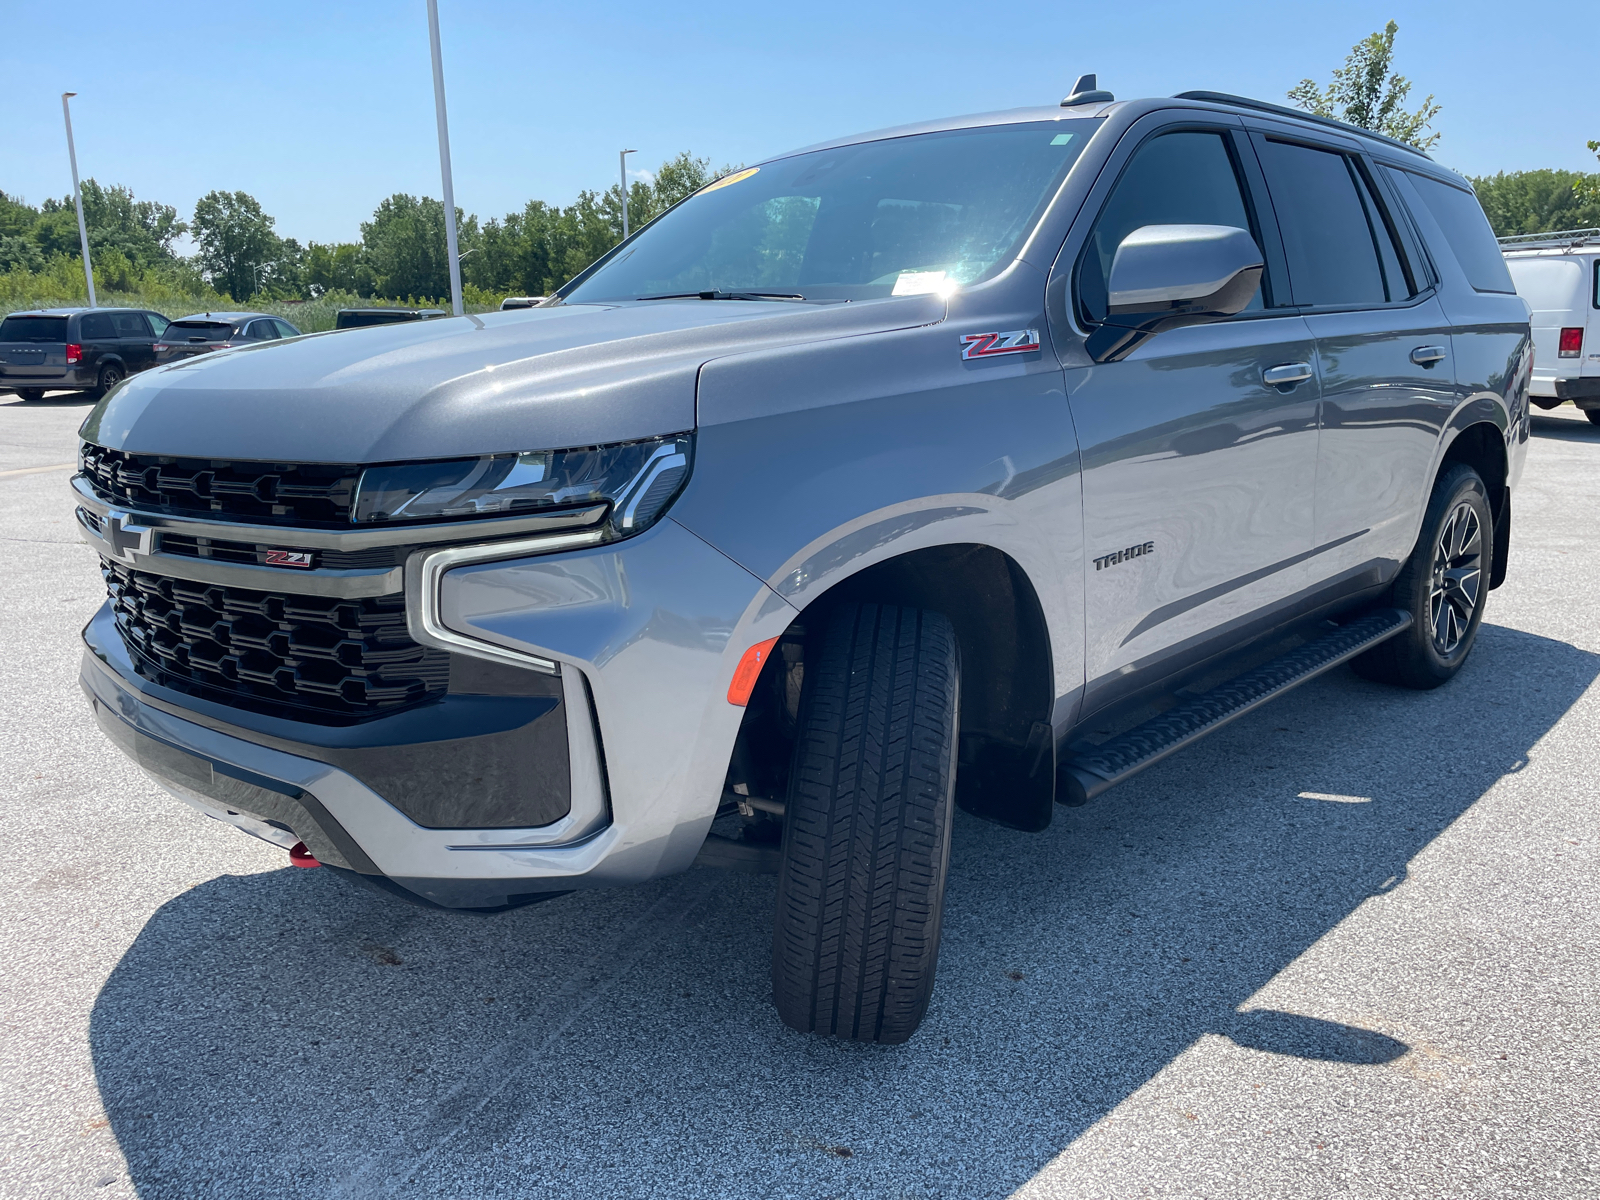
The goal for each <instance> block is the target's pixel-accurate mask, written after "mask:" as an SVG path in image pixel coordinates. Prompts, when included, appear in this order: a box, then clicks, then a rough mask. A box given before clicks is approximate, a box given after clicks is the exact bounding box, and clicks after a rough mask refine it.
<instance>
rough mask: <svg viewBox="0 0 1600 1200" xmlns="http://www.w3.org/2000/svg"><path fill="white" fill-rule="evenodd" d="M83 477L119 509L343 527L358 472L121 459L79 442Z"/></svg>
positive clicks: (344, 466)
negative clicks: (131, 508) (81, 446)
mask: <svg viewBox="0 0 1600 1200" xmlns="http://www.w3.org/2000/svg"><path fill="white" fill-rule="evenodd" d="M83 470H84V473H85V474H87V475H88V476H89V478H90V480H91V481H92V482H93V484H94V486H95V488H96V489H97V490H98V491H100V492H101V493H102V494H104V495H105V496H106V497H107V498H109V499H111V500H113V501H115V502H116V503H118V504H126V505H130V506H135V507H139V508H144V509H147V510H154V511H158V512H164V513H174V514H180V515H188V516H203V517H219V516H220V517H228V518H236V519H242V520H248V521H267V522H271V523H273V524H296V525H311V526H324V527H325V526H343V527H346V528H348V527H349V525H350V505H351V500H352V497H353V496H354V495H355V488H356V480H357V478H358V477H359V474H360V468H359V467H357V466H355V465H354V464H350V463H267V462H241V461H231V460H224V459H210V458H172V457H169V456H167V455H163V454H127V453H124V452H123V451H121V450H107V449H105V448H104V447H103V446H94V445H91V444H89V443H88V442H85V443H83Z"/></svg>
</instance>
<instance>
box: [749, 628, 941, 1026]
mask: <svg viewBox="0 0 1600 1200" xmlns="http://www.w3.org/2000/svg"><path fill="white" fill-rule="evenodd" d="M808 649H809V651H810V652H809V653H808V654H807V657H806V672H805V683H804V687H803V690H802V693H801V697H800V713H799V719H798V724H797V727H796V731H795V753H794V762H793V767H792V770H791V773H790V783H789V794H788V801H787V807H786V811H785V816H784V828H783V849H782V865H781V866H780V868H779V873H778V907H777V917H776V920H775V922H774V929H773V939H772V994H773V1001H774V1003H775V1004H776V1005H777V1008H778V1014H779V1015H780V1016H781V1017H782V1018H783V1021H784V1024H786V1025H788V1026H790V1027H791V1028H793V1029H798V1030H800V1031H801V1032H806V1033H819V1034H822V1035H824V1036H833V1037H841V1038H848V1039H850V1040H852V1041H858V1042H884V1043H890V1044H893V1043H899V1042H904V1041H905V1040H906V1039H907V1038H909V1037H910V1036H911V1035H912V1034H913V1033H915V1032H916V1029H917V1026H918V1025H919V1024H921V1022H922V1016H923V1014H924V1013H925V1012H926V1011H927V1009H928V999H929V997H930V996H931V995H932V993H933V977H934V968H935V966H936V965H937V962H938V958H939V929H940V923H941V920H942V918H943V914H944V884H945V875H946V874H947V872H948V870H949V865H950V823H951V813H952V807H953V800H954V797H955V779H956V740H957V735H958V733H959V713H960V704H961V698H960V692H961V664H960V657H959V652H958V650H957V645H956V638H955V631H954V630H953V629H952V628H951V627H950V622H949V621H948V620H946V619H945V618H944V617H943V616H940V615H939V614H938V613H932V612H926V611H923V610H921V609H915V608H896V607H891V606H880V605H875V604H862V605H846V606H842V607H841V608H839V609H838V610H836V611H835V612H834V613H833V614H832V615H831V617H830V618H829V619H828V621H827V622H826V626H825V628H824V629H823V631H822V639H821V644H820V646H813V647H809V648H808Z"/></svg>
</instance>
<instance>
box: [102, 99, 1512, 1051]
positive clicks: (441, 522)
mask: <svg viewBox="0 0 1600 1200" xmlns="http://www.w3.org/2000/svg"><path fill="white" fill-rule="evenodd" d="M1531 351H1532V343H1531V339H1530V333H1529V324H1528V315H1527V308H1526V306H1525V305H1524V303H1523V301H1522V300H1521V299H1520V298H1518V296H1517V295H1516V293H1515V291H1514V289H1513V287H1512V284H1511V279H1510V276H1509V275H1508V274H1507V272H1506V266H1505V262H1504V260H1503V259H1502V257H1501V255H1500V252H1499V250H1498V248H1497V247H1496V245H1495V239H1494V235H1493V234H1492V233H1491V232H1490V229H1489V225H1488V222H1487V221H1486V220H1485V219H1484V216H1483V213H1482V210H1481V209H1480V208H1479V206H1478V202H1477V200H1476V198H1475V197H1474V195H1473V192H1472V189H1471V187H1470V185H1469V184H1468V183H1467V182H1466V181H1465V180H1464V179H1462V178H1461V177H1460V176H1459V175H1456V174H1454V173H1452V172H1450V171H1448V170H1445V169H1444V168H1442V167H1440V166H1439V165H1438V164H1436V163H1434V162H1433V161H1432V160H1431V159H1430V158H1429V157H1428V156H1427V155H1426V154H1423V153H1421V152H1420V151H1418V150H1416V149H1414V148H1412V147H1410V146H1408V145H1404V144H1401V143H1399V142H1394V141H1390V140H1388V139H1386V138H1383V137H1379V136H1377V135H1374V134H1370V133H1368V132H1366V131H1364V130H1361V129H1356V128H1352V127H1350V126H1347V125H1344V124H1341V123H1339V122H1336V121H1330V120H1324V119H1319V118H1316V117H1312V116H1309V115H1308V114H1305V113H1303V112H1299V111H1295V110H1290V109H1285V108H1280V107H1278V106H1276V105H1271V104H1263V103H1259V102H1256V101H1252V100H1247V99H1242V98H1239V97H1234V96H1227V95H1222V94H1219V93H1214V92H1189V93H1185V94H1183V95H1181V96H1178V97H1176V98H1168V99H1151V100H1138V101H1133V102H1127V103H1118V102H1116V101H1114V100H1113V99H1112V97H1111V96H1110V94H1109V93H1106V92H1102V91H1099V90H1098V89H1097V88H1096V87H1095V86H1094V83H1093V81H1092V79H1089V80H1083V81H1080V86H1079V87H1077V88H1075V89H1074V93H1073V95H1071V96H1069V97H1068V99H1067V100H1066V101H1065V102H1063V105H1062V106H1060V107H1049V108H1031V109H1020V110H1015V111H1011V112H1005V113H998V114H996V113H990V114H985V115H982V116H976V117H961V118H956V119H952V120H942V121H929V122H926V123H924V124H922V125H918V126H913V127H904V128H899V129H895V130H891V131H888V132H885V133H878V134H864V135H858V136H855V137H848V138H841V139H839V140H837V141H834V142H829V143H825V144H823V145H820V146H817V147H813V148H810V149H808V150H804V151H798V152H795V153H792V154H789V155H784V156H781V157H777V158H772V159H768V160H766V161H764V162H761V163H759V164H758V165H756V166H753V167H749V168H746V169H744V170H742V171H739V172H737V173H734V174H732V175H729V176H727V177H725V178H723V179H720V180H718V181H716V182H714V183H713V184H711V185H710V186H708V187H706V188H704V189H702V190H701V191H700V192H699V193H697V194H696V195H694V196H692V197H691V198H689V199H688V200H686V201H685V202H683V203H682V204H681V205H679V206H677V207H676V208H674V209H672V210H671V211H669V212H668V213H666V214H665V215H663V216H661V217H659V218H658V219H657V220H656V221H655V222H653V223H652V224H651V225H650V226H648V227H647V228H645V229H643V230H641V231H640V232H639V233H637V234H636V235H635V236H634V237H633V238H632V239H631V240H630V241H629V242H628V243H627V246H626V249H625V250H624V251H622V252H615V251H614V252H613V253H611V254H609V255H607V256H605V257H603V258H601V259H600V260H599V261H597V262H596V263H595V264H593V265H592V266H591V267H589V268H588V269H587V270H585V271H583V272H582V273H581V274H579V275H578V276H577V277H576V278H575V279H573V281H572V282H571V283H569V284H567V285H566V286H565V287H563V288H562V289H561V290H560V291H559V292H558V293H557V294H556V295H555V297H553V299H552V301H551V303H550V304H548V305H546V306H542V307H540V308H538V309H535V310H533V311H531V312H527V313H520V314H515V315H503V314H494V313H491V314H488V315H485V316H476V317H473V318H470V319H457V318H448V319H444V320H439V321H436V322H430V323H429V328H428V329H426V330H420V329H415V328H410V327H398V328H395V329H390V330H384V331H380V332H377V333H374V335H373V336H372V337H367V338H306V339H303V340H301V341H299V342H296V343H294V344H292V345H290V346H286V347H284V348H283V350H282V351H281V352H278V353H275V354H272V355H263V356H247V355H220V356H218V357H217V358H216V359H214V360H212V361H209V362H202V363H199V364H196V368H195V369H193V370H188V371H182V372H157V373H154V374H151V375H146V376H141V377H139V378H137V379H133V380H130V381H129V382H128V383H127V384H126V385H125V386H124V387H123V388H122V389H120V390H119V391H118V392H117V393H116V394H114V395H113V396H112V397H111V398H110V399H109V400H108V401H107V402H105V403H104V404H103V405H102V406H100V407H99V408H97V409H96V410H95V412H94V413H92V414H91V415H90V417H89V419H88V420H87V421H86V422H85V424H84V426H83V428H82V439H83V444H82V468H81V471H80V473H79V474H78V475H77V476H76V477H75V479H74V480H73V485H72V486H73V488H74V496H75V501H76V504H77V512H78V520H79V522H80V523H81V525H82V527H83V530H84V533H85V536H86V537H87V539H88V541H89V542H90V544H91V545H93V546H94V547H95V548H96V549H97V550H98V552H99V554H100V556H101V560H102V564H103V567H104V571H105V577H106V581H107V586H108V590H109V598H108V600H107V602H106V604H105V605H104V606H103V607H102V608H101V610H100V611H99V613H98V614H97V615H96V616H95V617H94V618H93V619H92V620H91V621H90V622H89V624H88V626H87V627H86V629H85V630H84V639H85V642H86V652H85V654H84V656H83V660H82V676H81V678H82V682H83V686H84V688H85V690H86V692H87V694H88V696H89V698H90V701H91V703H92V705H93V707H94V711H95V714H96V717H97V719H98V721H99V724H100V726H101V728H102V729H103V730H105V732H106V733H107V734H108V735H109V737H110V738H111V739H112V740H113V741H114V742H115V743H117V744H118V745H120V746H121V747H122V748H123V749H124V750H126V751H127V753H129V754H130V755H132V756H133V757H134V758H135V759H136V760H137V761H138V762H139V763H140V764H141V765H143V766H144V767H145V768H146V769H147V770H149V771H150V772H151V773H152V774H153V775H155V777H156V778H158V779H159V780H161V781H162V782H163V783H164V784H165V785H166V786H167V787H168V788H169V789H170V790H171V791H172V792H173V793H174V794H176V795H178V796H180V797H182V798H184V799H185V800H187V801H188V802H190V803H192V804H194V805H196V806H197V807H199V808H200V809H201V810H202V811H204V812H206V813H209V814H210V815H212V816H214V817H216V818H217V819H219V820H223V821H227V822H229V823H231V824H234V825H236V826H238V827H240V828H242V829H245V830H247V831H249V832H251V833H254V834H256V835H257V836H259V837H262V838H265V839H266V840H268V841H271V842H275V843H277V844H279V845H281V846H283V847H285V848H287V849H288V850H289V853H290V860H291V861H293V862H297V863H299V864H300V865H303V866H312V865H316V864H319V863H320V864H322V865H324V866H326V867H328V868H330V869H332V870H335V871H337V872H338V873H339V874H340V875H341V876H343V877H346V878H349V879H353V880H364V881H366V882H368V883H370V884H372V885H374V886H377V887H380V888H382V889H384V890H386V891H388V892H389V893H391V894H393V895H395V896H397V897H401V898H404V899H408V900H411V901H414V902H416V903H418V904H422V905H426V906H430V907H438V908H447V909H465V910H471V911H478V912H493V911H501V910H504V909H509V908H514V907H516V906H518V905H522V904H527V903H530V902H533V901H537V900H547V899H549V898H551V897H552V896H553V895H556V894H559V893H562V892H567V891H571V890H573V889H575V888H589V887H601V886H609V885H614V884H623V883H636V882H640V881H643V880H649V879H655V878H658V877H660V876H664V875H670V874H672V873H674V872H680V871H684V870H687V869H688V868H690V867H691V866H692V865H694V864H696V863H700V864H704V865H719V866H732V867H737V868H740V869H749V870H771V871H775V872H776V873H777V904H776V927H775V930H774V935H773V943H772V945H773V965H772V981H773V996H774V999H775V1001H776V1004H777V1008H778V1011H779V1013H780V1014H781V1016H782V1018H783V1020H784V1021H786V1022H787V1023H788V1024H790V1025H791V1026H793V1027H795V1028H797V1029H801V1030H811V1031H815V1032H817V1033H821V1034H832V1035H837V1036H840V1037H844V1038H853V1039H858V1040H862V1041H869V1042H873V1041H875V1042H899V1041H904V1040H905V1039H906V1038H908V1037H910V1036H911V1035H912V1033H913V1031H914V1030H915V1029H916V1028H917V1025H918V1023H919V1022H920V1021H921V1019H922V1016H923V1013H924V1010H925V1009H926V1007H927V1004H928V1000H929V996H930V994H931V992H932V989H933V985H934V971H935V963H936V960H937V956H938V950H939V932H940V923H941V920H942V913H943V906H944V903H945V877H946V872H947V865H948V862H949V854H950V838H951V826H952V809H953V806H954V805H960V806H961V807H962V808H964V809H966V810H967V811H968V812H970V813H972V814H974V815H976V816H977V817H980V818H983V819H985V820H989V821H994V822H997V823H999V824H1002V825H1005V826H1009V827H1011V828H1014V829H1020V830H1034V831H1036V830H1039V829H1042V828H1044V827H1045V826H1046V825H1048V824H1049V822H1050V819H1051V815H1052V812H1053V811H1054V806H1055V805H1056V804H1057V803H1061V804H1068V805H1078V804H1083V803H1086V802H1088V801H1090V800H1092V799H1094V798H1095V797H1097V796H1099V795H1100V794H1101V793H1103V792H1104V791H1105V790H1106V789H1107V788H1109V787H1111V786H1112V785H1114V784H1116V783H1118V782H1120V781H1122V780H1125V779H1127V778H1129V777H1130V776H1132V775H1133V774H1135V773H1136V772H1138V771H1140V770H1141V769H1143V768H1145V767H1147V766H1149V765H1150V764H1151V763H1154V762H1156V761H1158V760H1160V759H1161V758H1163V757H1165V756H1166V755H1168V754H1170V753H1172V752H1174V751H1176V750H1178V749H1180V748H1182V747H1184V746H1186V745H1188V744H1190V743H1191V742H1193V741H1194V740H1195V739H1196V738H1198V737H1200V736H1202V735H1204V734H1205V733H1208V732H1210V731H1211V730H1214V729H1216V728H1218V727H1220V726H1221V725H1223V724H1225V723H1227V722H1228V721H1229V720H1231V719H1233V718H1234V717H1237V716H1239V715H1241V714H1243V713H1246V712H1248V711H1250V710H1252V709H1253V708H1255V707H1256V706H1257V705H1259V704H1262V703H1264V702H1265V701H1267V700H1270V699H1272V698H1274V697H1276V696H1279V695H1281V694H1283V693H1284V692H1285V691H1287V690H1288V689H1289V688H1291V687H1293V686H1295V685H1296V684H1298V683H1301V682H1303V681H1305V680H1307V679H1310V678H1313V677H1315V676H1316V675H1318V674H1319V673H1321V672H1323V671H1326V670H1329V669H1331V668H1333V667H1335V666H1337V665H1338V664H1340V663H1344V662H1349V663H1352V664H1353V665H1354V666H1355V667H1356V669H1357V670H1359V671H1360V672H1361V673H1363V674H1364V675H1366V676H1367V677H1369V678H1371V679H1375V680H1383V681H1387V682H1389V683H1393V684H1397V685H1400V686H1402V687H1406V688H1433V687H1437V686H1439V685H1440V684H1443V683H1445V682H1447V681H1449V680H1450V679H1452V678H1453V677H1455V676H1456V674H1457V673H1458V672H1459V671H1460V670H1461V667H1462V665H1463V664H1464V663H1465V662H1466V660H1467V658H1468V656H1469V654H1470V653H1471V651H1472V647H1473V645H1474V641H1475V638H1476V636H1477V632H1478V629H1479V622H1480V621H1481V620H1482V617H1483V613H1484V608H1485V604H1486V601H1487V597H1488V594H1489V591H1490V589H1492V588H1495V587H1498V586H1499V585H1500V583H1501V581H1502V579H1503V578H1504V576H1505V572H1506V563H1507V555H1508V548H1509V546H1510V537H1511V513H1512V505H1511V498H1512V495H1513V494H1514V493H1515V492H1516V490H1517V487H1518V480H1519V478H1520V475H1521V471H1522V466H1523V460H1524V457H1525V453H1526V443H1527V439H1528V428H1529V422H1528V406H1527V404H1528V401H1527V396H1528V376H1529V370H1530V363H1531ZM1347 695H1349V696H1351V697H1354V696H1355V695H1356V693H1348V694H1347ZM1352 702H1354V701H1352ZM1152 714H1153V715H1152ZM1417 719H1418V720H1425V719H1426V718H1425V716H1424V715H1423V714H1422V713H1421V710H1419V713H1418V718H1417ZM1308 736H1311V737H1314V736H1316V735H1315V733H1312V734H1309V735H1308ZM1351 753H1352V754H1357V753H1359V751H1358V749H1357V748H1355V747H1351ZM552 919H553V920H557V921H559V920H560V918H559V916H558V915H554V914H553V915H552ZM1086 919H1096V918H1095V916H1094V914H1093V913H1089V914H1086ZM507 965H508V968H514V964H507Z"/></svg>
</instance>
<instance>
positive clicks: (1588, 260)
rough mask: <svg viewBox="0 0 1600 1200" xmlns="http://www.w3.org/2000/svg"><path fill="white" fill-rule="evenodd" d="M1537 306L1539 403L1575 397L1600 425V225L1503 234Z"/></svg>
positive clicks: (1516, 275)
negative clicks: (1552, 230)
mask: <svg viewBox="0 0 1600 1200" xmlns="http://www.w3.org/2000/svg"><path fill="white" fill-rule="evenodd" d="M1500 251H1501V253H1503V254H1504V255H1505V256H1506V266H1507V267H1509V268H1510V270H1511V278H1512V280H1513V281H1514V282H1515V283H1516V285H1517V294H1518V295H1519V296H1521V297H1522V298H1523V299H1524V300H1526V301H1527V302H1528V307H1529V308H1531V309H1532V310H1533V318H1532V319H1533V388H1532V392H1531V395H1530V399H1531V400H1532V402H1533V403H1534V404H1536V405H1538V406H1539V407H1540V408H1554V407H1556V405H1558V404H1560V403H1561V402H1562V401H1564V400H1571V401H1572V402H1573V404H1575V405H1577V407H1579V408H1581V409H1583V412H1584V415H1585V416H1587V417H1588V418H1589V420H1591V421H1593V422H1594V423H1595V424H1596V425H1600V229H1572V230H1567V231H1565V232H1562V233H1532V234H1524V235H1522V236H1520V237H1503V238H1501V239H1500Z"/></svg>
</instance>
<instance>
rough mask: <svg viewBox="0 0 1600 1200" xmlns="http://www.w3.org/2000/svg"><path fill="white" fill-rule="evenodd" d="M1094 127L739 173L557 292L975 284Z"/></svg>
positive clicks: (1084, 124) (847, 155) (894, 142)
mask: <svg viewBox="0 0 1600 1200" xmlns="http://www.w3.org/2000/svg"><path fill="white" fill-rule="evenodd" d="M1096 124H1097V123H1096V122H1094V121H1087V120H1063V121H1040V122H1030V123H1027V124H1011V125H993V126H987V127H984V128H980V129H958V130H950V131H948V132H941V133H926V134H918V135H915V136H911V137H898V138H884V139H881V140H878V141H872V142H862V143H858V144H856V145H853V146H841V147H838V148H836V149H831V150H817V151H813V152H811V153H809V154H796V155H793V156H791V157H789V158H782V159H778V160H777V161H775V162H769V163H765V164H763V165H762V166H760V167H758V168H751V169H749V170H746V171H740V172H736V173H735V174H733V175H730V176H728V177H726V178H725V179H722V180H719V181H717V182H716V183H714V184H712V185H710V186H709V187H706V188H703V189H701V191H700V192H698V193H696V194H695V195H694V196H691V197H690V198H689V199H688V200H686V201H684V203H683V204H681V205H680V206H679V207H677V208H675V209H673V210H672V211H671V212H669V213H667V214H665V215H664V216H662V217H661V218H660V219H658V220H657V221H655V222H654V223H653V224H652V225H650V226H649V227H647V228H645V229H643V230H641V231H640V233H639V235H638V237H637V238H635V239H634V241H633V242H631V243H629V245H628V247H627V248H626V249H624V250H622V251H620V252H619V253H618V254H617V255H616V256H615V257H613V258H611V259H610V260H609V261H608V262H606V263H605V264H604V265H602V266H601V267H600V268H599V269H598V270H596V271H595V273H594V274H593V275H591V276H589V277H588V278H587V279H585V280H584V281H583V282H582V283H580V284H578V285H577V287H576V288H574V289H573V290H572V291H570V292H568V293H567V294H566V296H565V299H566V301H567V302H569V303H574V302H578V303H581V302H584V301H589V300H608V299H618V298H628V297H644V296H661V295H667V294H671V293H682V292H688V293H694V292H699V291H762V292H774V291H775V292H783V293H790V294H799V295H802V296H804V297H805V298H807V299H812V300H819V299H820V300H826V299H833V300H865V299H870V298H873V297H877V296H889V295H908V294H914V293H918V292H937V291H942V290H944V289H945V288H947V287H959V286H961V285H964V284H969V283H973V282H976V281H977V280H979V279H982V278H983V277H985V276H986V275H987V274H989V273H990V272H992V271H993V270H995V269H997V268H998V266H999V265H1000V264H1001V263H1002V262H1003V261H1005V260H1006V259H1008V258H1009V256H1010V255H1011V254H1012V253H1013V251H1014V250H1015V248H1016V247H1017V245H1018V243H1019V242H1020V241H1021V240H1022V238H1023V237H1024V236H1026V234H1027V233H1028V231H1029V230H1030V229H1031V228H1032V227H1033V224H1034V222H1035V221H1036V220H1037V217H1038V214H1039V212H1040V211H1041V209H1042V206H1043V205H1044V204H1045V202H1047V201H1048V200H1049V199H1050V197H1051V196H1052V195H1054V193H1055V191H1056V188H1057V187H1058V186H1059V184H1060V182H1061V180H1062V178H1063V176H1065V174H1066V172H1067V168H1068V167H1070V166H1071V165H1072V163H1073V161H1074V160H1075V159H1076V158H1077V156H1078V152H1079V151H1080V150H1081V149H1082V148H1083V144H1084V142H1086V141H1087V140H1088V138H1089V135H1090V134H1091V133H1092V132H1093V131H1094V128H1095V125H1096Z"/></svg>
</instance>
